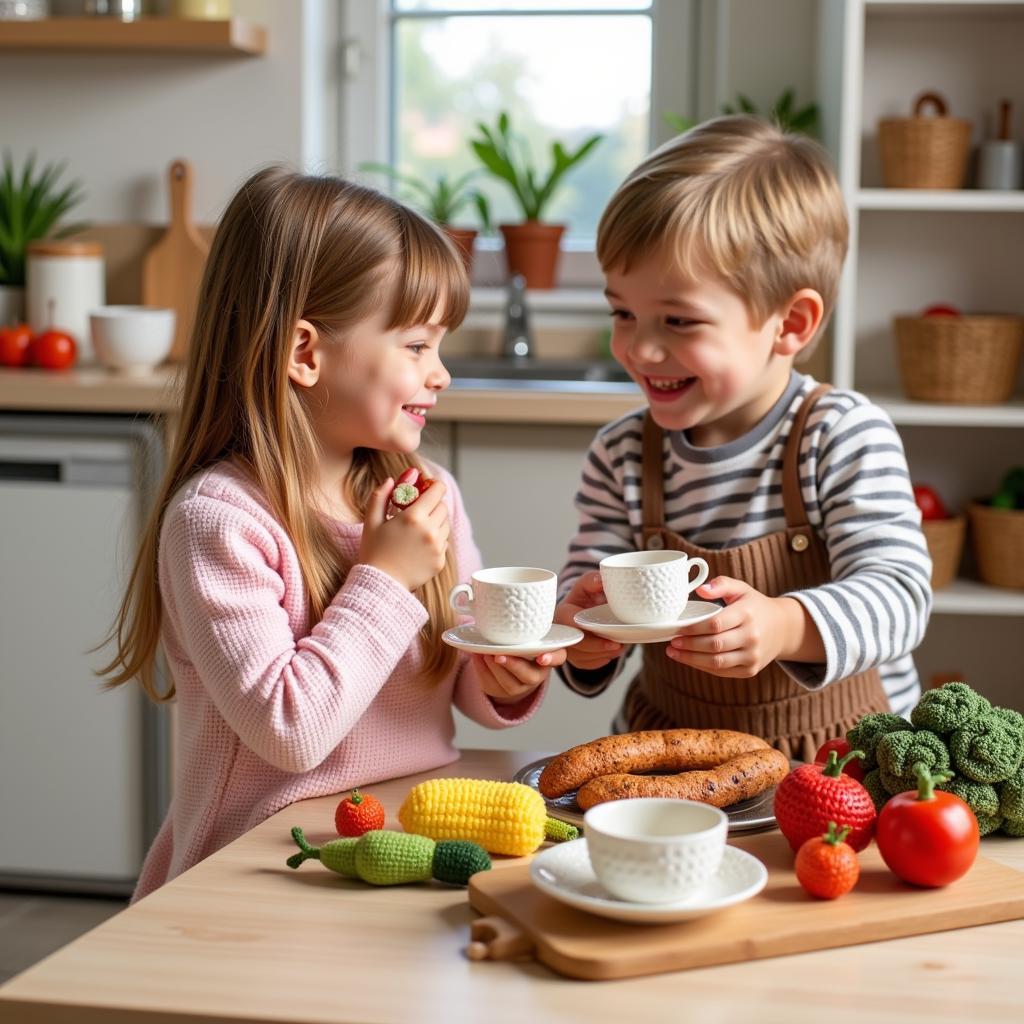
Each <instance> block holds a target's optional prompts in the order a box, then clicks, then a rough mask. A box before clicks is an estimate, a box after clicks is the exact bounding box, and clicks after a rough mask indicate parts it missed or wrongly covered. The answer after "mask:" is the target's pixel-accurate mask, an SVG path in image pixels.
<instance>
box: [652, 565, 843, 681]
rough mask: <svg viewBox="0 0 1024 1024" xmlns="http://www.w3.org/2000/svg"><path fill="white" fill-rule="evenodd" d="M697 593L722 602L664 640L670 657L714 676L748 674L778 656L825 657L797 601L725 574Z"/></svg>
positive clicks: (808, 619) (813, 658)
mask: <svg viewBox="0 0 1024 1024" xmlns="http://www.w3.org/2000/svg"><path fill="white" fill-rule="evenodd" d="M696 593H697V594H698V595H699V596H700V597H704V598H721V599H722V600H724V601H725V602H726V606H725V607H724V608H723V609H722V610H721V611H720V612H719V613H718V614H717V615H716V616H715V617H714V618H713V619H707V620H706V621H704V622H697V623H694V625H692V626H685V627H683V629H682V630H680V632H679V634H678V635H677V636H674V637H673V638H672V639H671V640H670V641H669V643H668V646H667V647H666V649H665V653H666V654H667V655H668V656H669V657H670V658H671V659H672V660H673V661H678V662H679V663H680V664H683V665H689V666H690V667H691V668H696V669H700V670H701V671H703V672H710V673H711V674H712V675H715V676H726V677H729V678H733V679H749V678H750V677H751V676H755V675H757V673H758V672H760V671H761V669H763V668H764V667H765V666H766V665H769V664H771V662H773V661H775V660H776V659H778V658H783V659H792V660H796V661H824V660H825V652H824V647H823V646H822V645H821V637H820V636H819V635H818V632H817V629H816V627H815V626H814V623H813V621H811V619H810V617H809V616H808V615H807V613H806V612H805V611H804V609H803V605H801V604H800V602H799V601H796V600H794V599H793V598H791V597H767V596H765V595H764V594H762V593H761V592H760V591H758V590H754V588H753V587H751V586H749V585H748V584H746V583H744V582H742V580H735V579H732V578H731V577H729V576H717V577H715V579H713V580H709V581H708V582H707V583H705V584H704V585H703V586H701V587H698V588H697V590H696ZM808 625H809V626H810V629H809V631H808V629H807V626H808Z"/></svg>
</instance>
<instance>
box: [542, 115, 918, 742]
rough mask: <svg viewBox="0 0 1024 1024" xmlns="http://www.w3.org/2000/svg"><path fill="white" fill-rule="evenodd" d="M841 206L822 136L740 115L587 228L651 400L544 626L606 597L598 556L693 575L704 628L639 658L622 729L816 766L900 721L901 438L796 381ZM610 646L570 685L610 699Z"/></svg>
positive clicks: (838, 261)
mask: <svg viewBox="0 0 1024 1024" xmlns="http://www.w3.org/2000/svg"><path fill="white" fill-rule="evenodd" d="M847 235H848V227H847V222H846V215H845V211H844V208H843V201H842V195H841V192H840V190H839V186H838V183H837V181H836V179H835V176H834V174H833V172H832V170H831V168H830V167H829V164H828V161H827V158H826V156H825V154H824V152H823V151H822V150H821V148H820V147H819V146H818V145H817V143H815V142H813V141H812V140H810V139H807V138H805V137H801V136H796V135H787V134H783V133H782V132H781V131H779V130H778V129H777V128H775V127H773V126H771V125H768V124H766V123H763V122H761V121H758V120H756V119H753V118H749V117H722V118H717V119H715V120H713V121H709V122H707V123H705V124H702V125H700V126H698V127H697V128H695V129H693V130H692V131H690V132H688V133H686V134H685V135H683V136H680V137H678V138H676V139H673V140H672V141H670V142H668V143H667V144H666V145H664V146H662V147H661V148H660V149H659V150H657V151H656V152H654V153H653V154H651V156H649V157H648V158H647V159H646V160H645V161H644V162H643V163H642V164H640V166H639V167H637V168H636V170H635V171H634V172H633V173H632V174H631V175H630V176H629V177H628V178H627V179H626V181H625V182H623V184H622V185H621V186H620V187H619V189H618V191H617V192H616V193H615V195H614V196H613V197H612V199H611V201H610V203H609V204H608V207H607V209H606V210H605V212H604V214H603V216H602V219H601V223H600V226H599V228H598V238H597V255H598V259H599V260H600V263H601V266H602V269H603V271H604V274H605V278H606V282H607V288H606V294H607V296H608V300H609V303H610V304H611V307H612V318H613V334H612V352H613V354H614V355H615V357H616V359H617V360H618V361H619V362H620V363H621V364H622V365H623V366H624V367H625V368H626V369H627V370H628V371H629V373H630V375H631V376H632V377H633V379H634V380H635V381H636V382H637V383H638V384H639V385H640V386H641V388H643V391H644V394H645V397H646V400H647V407H646V408H645V409H640V410H638V411H637V412H634V413H630V414H629V415H627V416H624V417H623V418H622V419H620V420H618V421H616V422H615V423H612V424H611V425H609V426H607V427H605V428H603V429H602V430H601V431H600V432H599V433H598V435H597V437H596V438H595V440H594V442H593V444H592V445H591V448H590V451H589V453H588V455H587V460H586V463H585V464H584V468H583V479H582V484H581V487H580V491H579V493H578V495H577V508H578V511H579V516H580V525H579V530H578V532H577V534H576V537H575V538H574V539H573V541H572V544H571V545H570V548H569V561H568V563H567V565H566V567H565V569H564V570H563V572H562V576H561V588H560V593H562V594H563V595H564V597H563V599H562V601H561V603H560V604H559V606H558V609H557V611H556V615H555V618H556V621H558V622H562V623H572V620H573V616H574V615H575V614H576V613H577V612H578V611H579V610H580V609H582V608H587V607H592V606H594V605H597V604H601V603H603V602H604V595H603V593H602V592H601V580H600V575H599V573H598V572H596V571H595V570H596V569H597V565H598V563H599V562H600V560H601V559H602V558H604V557H605V556H606V555H609V554H613V553H616V552H620V551H631V550H635V549H644V548H653V549H658V548H663V547H664V548H673V549H678V550H683V551H686V552H687V553H688V554H690V555H697V556H700V557H702V558H704V559H706V560H707V562H708V564H709V566H710V569H711V578H710V579H709V580H708V582H707V583H706V584H705V585H704V586H702V587H700V588H698V590H697V591H695V594H694V596H696V597H701V598H704V599H719V600H720V601H721V602H724V608H723V610H722V611H721V612H719V613H718V615H716V616H715V617H713V618H711V619H709V620H707V621H705V622H701V623H698V624H694V625H691V626H688V627H684V628H682V629H681V630H680V633H679V635H678V636H676V637H674V638H673V639H672V640H671V641H670V642H669V643H668V644H667V645H666V644H647V645H645V646H644V648H643V667H642V670H641V671H640V673H639V674H638V676H637V677H636V679H634V681H633V682H632V684H631V685H630V687H629V689H628V692H627V694H626V696H625V700H624V703H623V706H622V709H621V711H620V712H619V715H618V716H617V718H616V722H615V729H616V730H617V731H623V730H636V729H653V728H671V727H678V726H686V727H694V728H731V729H739V730H741V731H743V732H752V733H755V734H757V735H760V736H763V737H764V738H765V739H767V740H768V741H769V742H770V743H772V744H773V745H774V746H777V747H778V748H779V749H780V750H783V751H784V752H786V753H788V754H789V755H790V756H791V757H797V758H801V759H804V760H812V759H813V757H814V753H815V751H816V749H817V747H818V746H819V745H820V744H821V743H822V742H824V741H825V740H826V739H830V738H832V737H834V736H837V735H841V734H842V733H844V732H845V730H846V729H848V728H849V727H850V726H851V725H852V724H853V723H854V722H855V721H856V720H857V719H858V718H859V717H860V716H861V715H863V714H866V713H868V712H872V711H889V710H892V711H894V712H896V713H897V714H906V713H907V712H908V711H909V709H910V708H911V707H913V705H914V703H915V702H916V700H917V697H918V695H919V692H920V687H919V684H918V679H917V673H916V670H915V668H914V664H913V660H912V659H911V657H910V652H911V651H912V650H913V649H914V648H915V647H916V646H917V645H918V644H919V643H920V641H921V638H922V636H923V634H924V629H925V625H926V623H927V620H928V615H929V613H930V610H931V587H930V582H929V580H930V574H931V560H930V559H929V556H928V550H927V548H926V546H925V542H924V537H923V535H922V533H921V528H920V514H919V512H918V509H917V506H916V505H915V503H914V497H913V492H912V490H911V484H910V475H909V473H908V470H907V464H906V460H905V458H904V454H903V447H902V445H901V443H900V438H899V435H898V434H897V432H896V430H895V428H894V427H893V425H892V422H891V420H890V419H889V417H888V416H887V415H886V413H884V412H883V411H882V410H881V409H879V408H878V407H877V406H875V405H873V404H872V403H871V402H870V401H869V400H868V399H866V398H865V397H864V396H863V395H860V394H858V393H856V392H854V391H840V390H834V389H829V388H828V386H827V385H819V384H818V383H817V381H815V380H813V379H812V378H811V377H809V376H806V375H803V374H801V373H798V372H796V371H795V370H794V369H793V364H794V361H795V360H796V359H797V358H798V357H801V358H806V356H807V355H809V353H810V351H811V349H812V348H813V346H814V344H815V343H816V341H817V339H818V337H819V336H820V334H821V332H822V330H823V328H824V326H825V324H826V323H827V320H828V317H829V315H830V313H831V310H832V306H833V303H834V301H835V295H836V291H837V288H838V284H839V277H840V272H841V269H842V264H843V259H844V257H845V254H846V246H847ZM622 653H623V651H622V648H621V646H620V645H618V644H615V643H612V642H610V641H607V640H603V639H601V638H600V637H596V636H593V635H588V636H587V637H586V638H585V639H584V640H583V641H582V642H581V643H580V644H579V645H577V646H576V647H573V648H571V649H570V650H569V656H568V662H569V666H568V667H567V670H566V680H567V682H568V683H569V685H570V686H571V687H572V688H573V689H575V690H576V691H577V692H579V693H581V694H584V695H591V696H592V695H595V694H597V693H600V692H601V691H602V690H604V689H605V688H606V687H607V686H608V685H609V683H610V682H611V680H612V678H613V677H614V676H615V674H616V673H617V671H618V670H619V668H620V667H621V663H622V657H621V655H622Z"/></svg>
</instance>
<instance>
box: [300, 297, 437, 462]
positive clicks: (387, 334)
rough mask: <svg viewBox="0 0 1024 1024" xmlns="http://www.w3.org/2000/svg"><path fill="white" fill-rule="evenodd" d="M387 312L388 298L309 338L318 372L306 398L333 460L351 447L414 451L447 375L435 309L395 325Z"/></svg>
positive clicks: (342, 458)
mask: <svg viewBox="0 0 1024 1024" xmlns="http://www.w3.org/2000/svg"><path fill="white" fill-rule="evenodd" d="M388 319H389V311H388V309H387V308H386V304H385V305H382V306H381V307H380V308H378V310H377V311H376V312H375V313H374V314H372V315H371V316H369V317H367V318H366V319H365V320H362V321H360V322H359V323H358V324H356V325H355V327H353V328H352V329H351V330H349V331H347V332H345V334H344V335H343V336H341V337H338V338H336V339H329V340H324V339H323V338H322V337H320V338H318V339H316V341H314V342H313V345H314V347H315V349H316V353H317V355H316V358H317V359H318V364H319V372H318V373H317V379H316V382H315V383H314V384H313V385H312V386H310V387H309V388H308V390H307V392H306V400H307V405H308V408H309V412H310V417H311V420H312V423H313V427H314V430H315V432H316V435H317V439H318V440H319V442H320V445H321V448H322V449H323V452H324V455H325V456H327V457H328V458H329V459H331V460H332V461H336V462H338V463H341V464H345V465H347V463H348V462H349V461H350V460H351V456H352V452H353V451H354V450H355V449H356V448H375V449H378V450H380V451H388V452H413V451H415V450H416V449H417V448H418V447H419V445H420V440H421V433H422V430H423V427H424V426H425V424H426V422H427V418H428V416H429V415H430V412H431V410H432V409H433V408H434V406H435V405H436V404H437V396H438V394H439V392H441V391H443V390H444V389H445V388H446V387H448V385H449V384H450V383H451V375H450V374H449V373H448V371H447V370H446V369H445V368H444V365H443V364H442V362H441V356H440V351H439V349H440V345H441V340H442V338H443V337H444V334H445V331H446V328H445V327H444V326H443V325H441V324H440V323H438V322H437V320H438V319H439V317H438V316H434V317H432V318H431V321H432V322H431V323H427V324H423V325H418V326H414V327H400V328H389V327H388ZM293 379H295V378H294V376H293Z"/></svg>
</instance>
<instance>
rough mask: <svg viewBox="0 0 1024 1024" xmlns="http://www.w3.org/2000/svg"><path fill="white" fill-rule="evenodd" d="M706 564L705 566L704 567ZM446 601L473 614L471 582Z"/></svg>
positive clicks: (458, 586)
mask: <svg viewBox="0 0 1024 1024" xmlns="http://www.w3.org/2000/svg"><path fill="white" fill-rule="evenodd" d="M706 568H707V566H705V569H706ZM463 596H464V597H465V598H466V601H465V603H464V604H463V603H460V601H459V598H460V597H463ZM448 603H449V604H450V605H451V606H452V609H453V610H454V611H457V612H458V613H459V614H460V615H470V616H472V614H473V585H472V584H471V583H457V584H456V585H455V586H454V587H452V589H451V590H450V591H449V592H448Z"/></svg>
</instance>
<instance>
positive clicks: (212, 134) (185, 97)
mask: <svg viewBox="0 0 1024 1024" xmlns="http://www.w3.org/2000/svg"><path fill="white" fill-rule="evenodd" d="M334 6H335V5H334V4H333V3H331V0H296V2H291V0H289V2H284V0H235V3H234V7H235V12H236V13H237V14H238V15H240V16H243V17H247V18H249V19H250V20H252V21H254V22H257V23H260V24H264V25H266V26H267V31H268V36H269V46H268V51H267V54H266V55H265V56H264V57H234V58H224V57H206V56H193V55H188V56H176V55H167V54H154V55H151V56H144V55H138V56H135V55H126V54H102V53H90V54H15V53H9V52H7V53H4V54H3V56H2V58H0V145H2V146H3V147H4V148H6V149H10V150H11V151H12V152H13V154H14V155H15V158H16V160H17V161H19V162H20V160H21V159H23V158H24V156H25V155H27V154H28V153H29V152H30V151H31V150H35V151H37V152H38V154H39V157H40V158H41V159H44V160H55V159H64V160H67V162H68V172H67V176H68V177H75V178H80V179H81V180H82V181H83V182H84V184H85V188H86V192H87V198H86V201H85V203H84V204H83V205H82V206H81V207H80V208H79V209H78V210H77V211H76V219H77V218H79V217H80V218H82V219H87V220H91V221H94V222H97V223H103V222H123V221H143V222H149V223H161V222H164V221H166V219H167V215H168V210H167V192H166V187H165V174H166V168H167V165H168V164H169V163H170V162H171V160H173V159H174V158H176V157H185V158H187V159H188V160H190V161H191V162H192V164H193V168H194V172H195V196H194V209H193V216H194V219H195V220H197V221H199V222H212V221H214V220H216V219H217V217H218V215H219V213H220V211H221V209H222V208H223V206H224V204H225V203H226V202H227V200H228V198H229V197H230V196H231V194H232V193H233V192H234V191H235V189H236V188H237V186H238V185H239V184H240V183H241V181H242V180H243V179H244V178H245V177H246V176H247V175H248V174H249V173H250V172H251V171H253V170H255V169H256V168H257V167H259V166H261V165H263V164H265V163H268V162H271V161H284V162H287V163H290V164H293V165H295V166H303V165H304V166H309V167H311V166H318V165H319V167H320V168H321V169H323V168H327V167H329V166H330V163H331V161H329V160H327V159H326V157H325V156H324V149H325V147H327V146H329V145H330V140H331V133H330V130H329V129H330V127H331V126H330V123H329V122H330V118H331V103H330V95H329V93H328V92H327V91H326V90H325V89H324V83H325V81H326V82H327V84H328V85H330V84H331V83H330V74H331V71H330V69H329V68H327V67H326V66H325V58H326V57H327V56H328V55H329V51H328V49H327V45H326V44H327V42H328V41H329V39H330V36H329V34H328V28H327V27H325V26H322V25H318V22H321V21H329V20H330V18H331V17H332V16H333V13H332V12H333V9H334ZM309 40H312V42H310V41H309ZM304 90H305V91H306V92H307V93H311V94H312V93H315V94H316V97H315V98H316V103H314V104H312V107H311V109H312V113H313V116H312V117H307V118H305V119H304V118H303V92H304Z"/></svg>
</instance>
